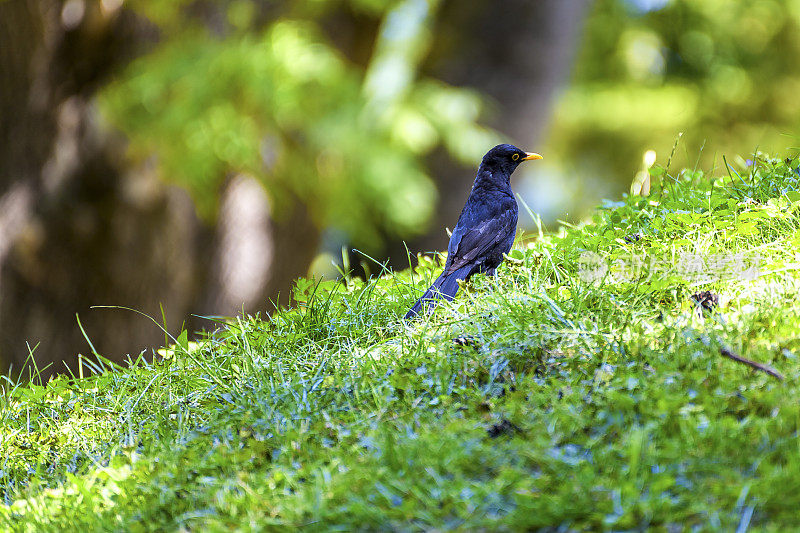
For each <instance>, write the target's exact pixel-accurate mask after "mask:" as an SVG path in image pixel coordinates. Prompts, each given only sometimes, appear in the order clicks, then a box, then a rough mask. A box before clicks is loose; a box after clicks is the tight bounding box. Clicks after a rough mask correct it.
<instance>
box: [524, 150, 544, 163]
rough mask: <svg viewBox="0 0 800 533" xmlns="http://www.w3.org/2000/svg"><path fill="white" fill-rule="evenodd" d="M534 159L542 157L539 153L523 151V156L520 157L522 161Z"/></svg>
mask: <svg viewBox="0 0 800 533" xmlns="http://www.w3.org/2000/svg"><path fill="white" fill-rule="evenodd" d="M536 159H544V158H543V157H542V156H540V155H539V154H534V153H533V152H525V157H523V158H522V160H523V161H531V160H536Z"/></svg>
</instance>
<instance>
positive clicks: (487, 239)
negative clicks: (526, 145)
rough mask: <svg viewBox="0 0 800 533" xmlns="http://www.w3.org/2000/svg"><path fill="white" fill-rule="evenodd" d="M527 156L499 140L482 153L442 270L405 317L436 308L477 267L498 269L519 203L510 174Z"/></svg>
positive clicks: (489, 270)
mask: <svg viewBox="0 0 800 533" xmlns="http://www.w3.org/2000/svg"><path fill="white" fill-rule="evenodd" d="M515 154H516V157H514V156H515ZM526 155H527V154H526V152H524V151H522V150H520V149H519V148H517V147H515V146H512V145H510V144H501V145H498V146H495V147H494V148H492V149H491V150H489V151H488V152H487V153H486V155H485V156H484V157H483V160H482V161H481V166H480V168H479V169H478V175H477V176H476V177H475V183H474V184H473V185H472V191H471V192H470V194H469V197H468V198H467V203H466V204H465V205H464V209H462V210H461V215H460V216H459V217H458V222H457V223H456V227H455V229H454V230H453V233H452V235H451V236H450V243H449V245H448V246H447V261H446V263H445V266H444V271H443V272H442V274H441V275H440V276H439V277H438V278H437V279H436V281H434V282H433V285H431V287H430V288H429V289H428V290H427V291H425V294H423V295H422V297H421V298H420V299H419V300H417V302H416V303H415V304H414V306H413V307H411V309H410V310H409V311H408V313H407V314H406V316H405V318H406V319H410V318H413V317H415V316H417V315H418V314H419V313H420V311H422V310H423V307H424V310H425V311H426V312H428V311H430V310H432V309H433V308H434V307H435V305H436V302H437V300H439V299H445V300H452V299H453V297H454V296H455V295H456V292H458V282H459V281H461V280H465V281H466V280H468V279H469V278H470V276H472V275H473V274H475V273H477V272H481V273H487V274H490V275H493V274H494V271H495V269H496V268H497V267H498V265H500V263H501V262H502V261H503V256H504V255H505V254H507V253H508V252H509V251H510V250H511V246H512V245H513V244H514V235H515V233H516V229H517V218H518V216H519V208H518V207H517V201H516V200H515V199H514V193H513V192H512V191H511V173H512V172H514V170H515V169H516V168H517V165H519V163H520V162H521V161H523V160H524V158H525V157H526ZM536 157H537V158H538V157H539V156H536Z"/></svg>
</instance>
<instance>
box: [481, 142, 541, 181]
mask: <svg viewBox="0 0 800 533" xmlns="http://www.w3.org/2000/svg"><path fill="white" fill-rule="evenodd" d="M534 159H542V156H540V155H539V154H534V153H532V152H526V151H525V150H520V149H519V148H517V147H516V146H514V145H512V144H498V145H497V146H495V147H494V148H492V149H491V150H489V151H488V152H486V155H485V156H483V161H481V167H483V168H486V169H489V170H500V171H501V172H503V173H504V174H507V175H509V176H510V175H511V173H512V172H514V170H516V168H517V166H519V164H520V163H522V162H523V161H532V160H534Z"/></svg>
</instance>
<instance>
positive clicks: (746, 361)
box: [719, 348, 783, 381]
mask: <svg viewBox="0 0 800 533" xmlns="http://www.w3.org/2000/svg"><path fill="white" fill-rule="evenodd" d="M719 353H720V355H724V356H725V357H727V358H728V359H733V360H734V361H736V362H737V363H744V364H746V365H748V366H750V367H752V368H755V369H756V370H761V371H762V372H766V373H767V374H769V375H770V376H772V377H774V378H778V379H779V380H781V381H783V374H781V373H780V372H778V371H777V370H775V369H774V368H772V367H771V366H768V365H765V364H763V363H758V362H756V361H751V360H750V359H745V358H744V357H742V356H741V355H737V354H735V353H733V352H732V351H730V350H729V349H727V348H720V349H719Z"/></svg>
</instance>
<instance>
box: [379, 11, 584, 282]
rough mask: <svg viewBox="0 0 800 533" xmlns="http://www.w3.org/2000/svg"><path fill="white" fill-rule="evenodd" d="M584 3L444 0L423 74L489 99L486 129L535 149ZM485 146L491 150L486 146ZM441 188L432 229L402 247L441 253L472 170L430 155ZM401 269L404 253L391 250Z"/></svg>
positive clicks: (563, 78) (562, 79)
mask: <svg viewBox="0 0 800 533" xmlns="http://www.w3.org/2000/svg"><path fill="white" fill-rule="evenodd" d="M589 4H590V2H589V0H538V1H536V2H530V1H528V0H476V1H473V2H457V1H455V0H446V1H445V2H444V3H443V5H442V7H441V8H440V11H439V14H438V17H437V26H436V30H435V38H434V43H433V46H432V48H431V53H430V54H429V56H428V59H427V61H426V64H425V73H426V74H428V75H431V76H432V77H434V78H437V79H441V80H443V81H445V82H447V83H450V84H452V85H456V86H468V87H473V88H475V89H477V90H479V91H481V92H483V93H485V94H487V95H488V96H489V97H490V99H491V100H493V102H494V106H493V107H492V108H490V110H489V111H490V113H489V115H490V116H489V124H490V125H491V126H492V127H494V128H495V129H497V130H498V131H499V132H501V133H502V134H504V135H505V136H507V139H508V142H511V143H514V144H517V145H519V146H520V148H525V149H528V150H534V151H535V150H537V149H538V148H537V146H538V145H539V144H540V143H541V142H542V139H543V138H544V134H545V131H546V128H547V125H548V122H549V120H550V112H551V108H552V103H553V99H554V97H555V94H556V91H557V90H558V88H559V87H560V86H562V85H563V84H565V83H566V82H567V81H568V76H569V73H570V71H571V68H572V63H573V58H574V55H575V52H576V49H577V46H578V44H579V38H580V30H581V27H582V24H583V21H584V18H585V15H586V13H587V8H588V7H589ZM486 148H487V149H488V148H491V147H489V146H487V147H486ZM430 163H431V169H432V170H431V173H432V176H433V177H434V179H436V180H437V186H438V188H439V191H440V202H439V208H438V209H437V211H436V219H435V220H434V221H433V222H432V225H431V228H432V231H431V233H429V234H428V235H426V236H425V237H422V238H420V239H416V240H414V241H411V242H409V243H408V248H409V250H411V251H412V252H416V251H432V250H444V249H446V248H447V234H446V233H445V232H444V228H445V227H450V228H452V227H453V225H454V224H455V223H456V220H457V219H458V214H459V213H460V211H461V208H462V207H463V205H464V201H465V200H466V197H467V195H468V194H469V190H470V188H471V187H472V180H473V178H474V171H475V170H476V169H477V164H478V163H479V162H478V161H476V162H475V167H474V168H470V169H465V168H462V167H459V166H457V165H455V164H454V163H453V162H452V159H450V158H449V157H447V156H446V155H445V154H444V153H437V154H434V156H433V157H431V161H430ZM391 252H392V253H391V256H392V258H393V260H394V261H393V262H394V264H395V265H397V266H403V263H404V261H405V260H406V256H405V248H402V247H401V248H397V247H395V248H394V249H393V250H392V251H391Z"/></svg>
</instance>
